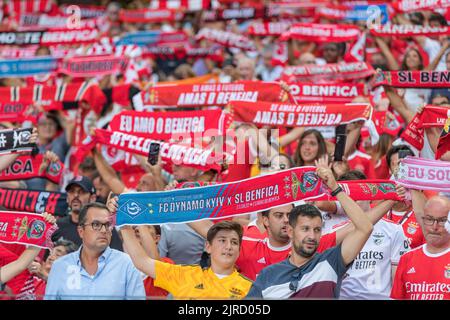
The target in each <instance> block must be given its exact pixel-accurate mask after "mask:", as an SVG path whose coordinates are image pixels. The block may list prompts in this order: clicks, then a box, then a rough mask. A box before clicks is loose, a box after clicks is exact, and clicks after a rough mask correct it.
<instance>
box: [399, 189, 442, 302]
mask: <svg viewBox="0 0 450 320" xmlns="http://www.w3.org/2000/svg"><path fill="white" fill-rule="evenodd" d="M411 194H412V199H413V206H414V211H415V212H416V213H418V217H419V218H420V219H418V220H419V221H421V227H422V230H423V234H424V236H425V240H426V243H425V244H424V245H422V246H420V247H418V248H416V249H414V250H411V251H409V252H407V253H405V254H404V255H403V256H402V257H401V258H400V262H399V265H398V268H397V272H396V274H395V279H394V285H393V287H392V291H391V298H393V299H407V300H450V233H449V232H448V231H447V230H446V228H445V224H446V222H447V220H448V219H449V218H448V215H449V212H450V200H449V199H448V198H446V197H443V196H434V197H432V198H430V199H429V200H428V201H427V202H426V203H425V205H424V206H423V203H424V197H423V196H422V195H421V193H420V192H419V191H416V190H412V191H411Z"/></svg>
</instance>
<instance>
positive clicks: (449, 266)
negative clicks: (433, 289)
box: [444, 263, 450, 279]
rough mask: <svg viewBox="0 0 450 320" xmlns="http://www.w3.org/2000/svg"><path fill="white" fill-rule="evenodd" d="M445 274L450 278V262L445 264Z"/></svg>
mask: <svg viewBox="0 0 450 320" xmlns="http://www.w3.org/2000/svg"><path fill="white" fill-rule="evenodd" d="M444 275H445V277H446V278H447V279H450V263H449V264H447V265H446V266H445V272H444Z"/></svg>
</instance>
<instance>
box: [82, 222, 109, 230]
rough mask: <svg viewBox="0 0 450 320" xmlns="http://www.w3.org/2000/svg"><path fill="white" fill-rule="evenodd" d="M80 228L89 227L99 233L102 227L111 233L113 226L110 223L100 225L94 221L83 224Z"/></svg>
mask: <svg viewBox="0 0 450 320" xmlns="http://www.w3.org/2000/svg"><path fill="white" fill-rule="evenodd" d="M82 226H83V227H85V226H91V228H92V229H93V230H95V231H101V230H102V229H103V227H105V230H106V231H112V229H113V228H114V226H113V225H112V224H111V222H106V223H101V222H98V221H94V222H92V223H86V224H83V225H82Z"/></svg>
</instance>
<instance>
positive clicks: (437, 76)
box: [371, 71, 450, 88]
mask: <svg viewBox="0 0 450 320" xmlns="http://www.w3.org/2000/svg"><path fill="white" fill-rule="evenodd" d="M371 85H372V87H377V86H380V85H383V86H391V87H395V88H450V71H383V72H379V73H377V76H376V77H375V78H374V79H373V81H372V82H371Z"/></svg>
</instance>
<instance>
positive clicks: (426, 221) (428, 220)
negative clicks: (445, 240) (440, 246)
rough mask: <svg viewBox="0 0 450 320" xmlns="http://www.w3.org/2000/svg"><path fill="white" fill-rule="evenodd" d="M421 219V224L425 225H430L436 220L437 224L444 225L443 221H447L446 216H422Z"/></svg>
mask: <svg viewBox="0 0 450 320" xmlns="http://www.w3.org/2000/svg"><path fill="white" fill-rule="evenodd" d="M422 219H423V224H424V225H427V226H432V225H434V222H437V224H438V225H439V226H441V227H443V226H444V225H445V222H446V221H447V217H442V218H439V219H434V218H431V217H422Z"/></svg>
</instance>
